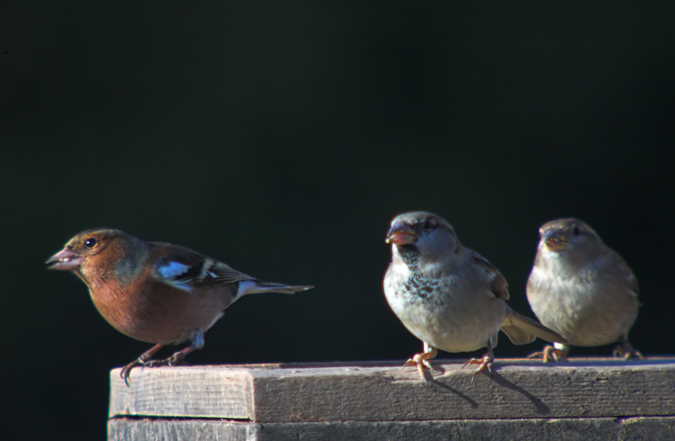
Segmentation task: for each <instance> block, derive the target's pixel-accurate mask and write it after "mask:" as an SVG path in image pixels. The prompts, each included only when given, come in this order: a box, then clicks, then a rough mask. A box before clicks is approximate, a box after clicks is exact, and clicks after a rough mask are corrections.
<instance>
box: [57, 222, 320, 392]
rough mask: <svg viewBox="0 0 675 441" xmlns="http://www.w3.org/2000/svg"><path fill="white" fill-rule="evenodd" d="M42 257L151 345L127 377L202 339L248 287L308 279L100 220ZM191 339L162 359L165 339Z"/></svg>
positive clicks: (273, 287) (260, 289) (110, 318)
mask: <svg viewBox="0 0 675 441" xmlns="http://www.w3.org/2000/svg"><path fill="white" fill-rule="evenodd" d="M46 264H47V266H48V268H49V269H52V270H64V271H71V272H73V273H75V275H77V277H79V278H80V279H81V280H82V281H83V282H84V283H85V285H87V287H88V288H89V294H90V296H91V299H92V301H93V303H94V306H95V307H96V309H97V310H98V312H99V313H100V314H101V315H102V316H103V318H104V319H105V320H106V321H107V322H108V323H109V324H110V325H112V327H113V328H115V329H116V330H118V331H119V332H121V333H122V334H124V335H126V336H128V337H131V338H133V339H136V340H140V341H142V342H146V343H152V344H154V346H153V347H152V348H150V349H149V350H148V351H146V352H144V353H143V354H141V356H139V357H138V359H136V360H134V361H132V362H131V363H129V364H127V365H126V366H124V367H123V369H122V371H121V373H120V375H121V377H122V378H123V379H124V381H125V382H126V384H127V386H128V385H129V376H130V374H131V370H132V369H133V368H134V367H136V366H142V367H155V366H167V365H168V366H175V365H179V364H183V363H184V359H185V357H186V356H187V355H188V354H190V353H191V352H193V351H195V350H197V349H201V348H202V347H203V346H204V333H205V332H206V331H207V330H208V329H209V328H211V326H213V325H214V324H215V323H216V322H217V321H218V320H219V319H220V318H221V317H222V316H223V314H224V311H225V309H227V307H229V306H230V305H231V304H232V303H234V302H235V301H237V300H238V299H240V298H241V297H242V296H245V295H247V294H258V293H267V292H277V293H283V294H294V293H297V292H302V291H307V290H309V289H312V288H313V286H311V285H285V284H280V283H271V282H263V281H260V280H258V279H256V278H254V277H251V276H248V275H246V274H244V273H241V272H239V271H237V270H235V269H233V268H231V267H229V266H228V265H226V264H224V263H222V262H219V261H217V260H215V259H212V258H210V257H207V256H205V255H203V254H200V253H198V252H196V251H193V250H191V249H189V248H185V247H182V246H179V245H173V244H169V243H162V242H146V241H143V240H141V239H139V238H137V237H134V236H132V235H130V234H127V233H125V232H123V231H120V230H117V229H111V228H97V229H90V230H86V231H83V232H81V233H79V234H77V235H75V236H74V237H73V238H71V239H70V240H69V241H68V242H67V243H66V245H65V247H64V248H63V250H61V251H59V252H58V253H56V254H54V255H53V256H52V257H50V258H49V259H48V260H47V261H46ZM184 342H189V345H188V346H187V347H185V348H184V349H182V350H179V351H176V352H175V353H174V354H173V355H171V356H170V357H168V358H166V359H163V360H153V359H152V357H153V356H154V355H155V354H156V353H157V352H158V351H159V350H160V349H161V348H162V347H164V346H166V345H178V344H181V343H184Z"/></svg>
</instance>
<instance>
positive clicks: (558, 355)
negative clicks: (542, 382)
mask: <svg viewBox="0 0 675 441" xmlns="http://www.w3.org/2000/svg"><path fill="white" fill-rule="evenodd" d="M527 358H541V360H542V362H543V363H549V362H551V361H553V362H559V361H565V360H566V359H567V355H566V354H565V351H564V350H562V349H557V348H554V347H553V346H551V345H547V346H545V347H544V350H543V351H539V352H533V353H531V354H530V355H528V356H527Z"/></svg>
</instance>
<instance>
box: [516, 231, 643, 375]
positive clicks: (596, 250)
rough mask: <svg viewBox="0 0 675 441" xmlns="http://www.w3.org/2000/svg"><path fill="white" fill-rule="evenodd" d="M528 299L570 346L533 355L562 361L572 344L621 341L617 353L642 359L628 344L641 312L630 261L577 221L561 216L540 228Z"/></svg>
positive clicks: (541, 317) (583, 344)
mask: <svg viewBox="0 0 675 441" xmlns="http://www.w3.org/2000/svg"><path fill="white" fill-rule="evenodd" d="M539 234H540V236H541V239H540V241H539V245H538V247H537V255H536V257H535V260H534V265H533V267H532V272H531V273H530V277H529V279H528V281H527V299H528V300H529V302H530V306H531V307H532V310H533V311H534V313H535V314H536V316H537V317H538V318H539V320H541V322H542V323H543V324H545V325H546V326H548V327H550V328H552V329H555V330H556V331H558V332H559V333H560V334H562V335H563V336H564V337H565V338H566V339H567V340H569V344H560V343H556V344H555V345H554V347H551V346H546V347H545V348H544V350H543V351H542V352H536V353H534V354H532V355H531V357H542V358H543V360H544V363H546V362H547V361H550V360H555V361H558V360H564V359H565V358H567V355H568V353H569V350H570V346H569V345H573V346H601V345H607V344H610V343H614V342H616V341H618V342H620V345H619V346H618V347H617V348H616V349H615V350H614V355H615V356H622V357H624V358H626V359H630V358H636V357H638V358H639V357H641V356H642V355H641V354H640V352H639V351H637V350H636V349H635V348H634V347H633V346H632V345H631V344H630V343H629V342H628V331H629V330H630V328H631V327H632V326H633V323H635V320H636V319H637V316H638V308H639V306H640V302H639V300H638V292H639V288H638V282H637V279H636V278H635V275H634V274H633V271H631V269H630V267H629V266H628V264H627V263H626V262H625V261H624V260H623V258H621V256H619V254H618V253H617V252H616V251H614V250H612V249H611V248H609V247H608V246H607V245H605V243H604V242H603V241H602V239H600V236H598V233H596V232H595V231H594V230H593V229H592V228H591V227H590V226H589V225H587V224H585V223H584V222H582V221H580V220H579V219H572V218H567V219H557V220H554V221H551V222H548V223H546V224H544V225H542V226H541V228H540V229H539Z"/></svg>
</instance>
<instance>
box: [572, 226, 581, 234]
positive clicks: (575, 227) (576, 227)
mask: <svg viewBox="0 0 675 441" xmlns="http://www.w3.org/2000/svg"><path fill="white" fill-rule="evenodd" d="M572 234H574V235H575V236H578V235H580V234H581V230H579V227H578V226H577V225H575V226H574V228H572Z"/></svg>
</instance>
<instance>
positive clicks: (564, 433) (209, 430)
mask: <svg viewBox="0 0 675 441" xmlns="http://www.w3.org/2000/svg"><path fill="white" fill-rule="evenodd" d="M673 433H675V417H649V418H644V417H640V418H627V419H618V418H568V419H527V420H463V421H460V420H445V421H373V422H366V421H360V422H328V423H243V422H232V421H223V420H214V419H212V420H180V419H178V420H162V419H157V420H152V419H126V418H119V419H118V418H116V419H113V420H110V422H109V423H108V440H110V441H145V440H149V439H162V440H175V441H201V440H212V439H218V440H221V441H249V440H250V441H254V440H255V441H268V440H270V441H272V440H273V441H287V440H288V441H297V440H298V439H302V440H303V441H331V440H345V439H349V440H353V441H385V440H414V441H419V440H429V441H435V440H439V441H440V440H448V439H452V440H453V441H478V440H489V441H511V440H514V439H517V440H520V441H541V440H563V439H564V440H565V441H588V440H594V441H604V440H612V441H616V440H618V439H620V440H666V439H672V437H673Z"/></svg>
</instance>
